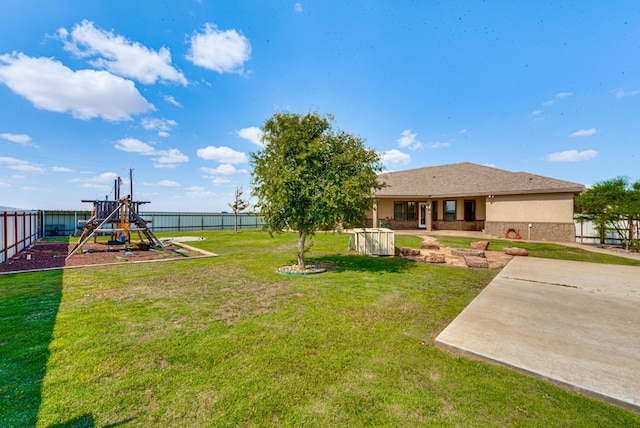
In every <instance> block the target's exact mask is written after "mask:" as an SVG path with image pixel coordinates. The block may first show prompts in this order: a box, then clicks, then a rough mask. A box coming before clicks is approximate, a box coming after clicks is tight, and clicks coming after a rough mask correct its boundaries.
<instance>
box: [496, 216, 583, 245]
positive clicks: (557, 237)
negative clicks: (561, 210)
mask: <svg viewBox="0 0 640 428" xmlns="http://www.w3.org/2000/svg"><path fill="white" fill-rule="evenodd" d="M508 229H518V230H519V232H520V238H521V239H522V240H524V241H526V240H527V239H531V240H532V241H554V242H575V240H576V229H575V225H574V224H573V223H531V235H530V236H529V231H528V229H529V223H510V222H490V221H487V222H486V223H485V233H487V234H489V235H494V236H499V237H500V238H504V234H505V232H506V231H507V230H508ZM511 236H513V233H511Z"/></svg>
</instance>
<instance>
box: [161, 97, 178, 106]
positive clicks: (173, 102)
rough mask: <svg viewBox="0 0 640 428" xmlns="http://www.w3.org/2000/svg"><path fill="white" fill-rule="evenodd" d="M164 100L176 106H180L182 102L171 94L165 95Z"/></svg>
mask: <svg viewBox="0 0 640 428" xmlns="http://www.w3.org/2000/svg"><path fill="white" fill-rule="evenodd" d="M164 100H165V101H166V102H168V103H169V104H173V105H174V106H176V107H182V104H180V102H179V101H178V100H176V99H175V98H174V97H173V96H172V95H165V96H164Z"/></svg>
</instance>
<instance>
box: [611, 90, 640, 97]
mask: <svg viewBox="0 0 640 428" xmlns="http://www.w3.org/2000/svg"><path fill="white" fill-rule="evenodd" d="M615 94H616V98H624V97H635V96H637V95H640V90H635V91H629V92H627V91H625V90H624V89H618V90H617V91H615Z"/></svg>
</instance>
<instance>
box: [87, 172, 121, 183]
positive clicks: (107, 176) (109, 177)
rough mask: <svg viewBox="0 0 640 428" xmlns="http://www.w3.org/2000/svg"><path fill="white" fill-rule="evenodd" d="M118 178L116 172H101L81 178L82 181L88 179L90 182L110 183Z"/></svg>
mask: <svg viewBox="0 0 640 428" xmlns="http://www.w3.org/2000/svg"><path fill="white" fill-rule="evenodd" d="M117 178H118V174H116V173H115V172H103V173H101V174H98V175H96V176H94V177H91V178H89V179H83V181H85V180H86V181H90V182H92V183H112V182H115V180H116V179H117Z"/></svg>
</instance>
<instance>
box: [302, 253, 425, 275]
mask: <svg viewBox="0 0 640 428" xmlns="http://www.w3.org/2000/svg"><path fill="white" fill-rule="evenodd" d="M307 263H308V264H313V263H329V264H331V265H333V267H334V268H333V270H334V271H335V272H344V271H360V272H387V273H400V272H406V271H409V270H411V269H413V268H415V267H417V263H416V262H414V261H411V260H405V259H403V258H401V257H372V256H360V255H348V256H345V255H335V256H322V257H309V258H308V259H307Z"/></svg>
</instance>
